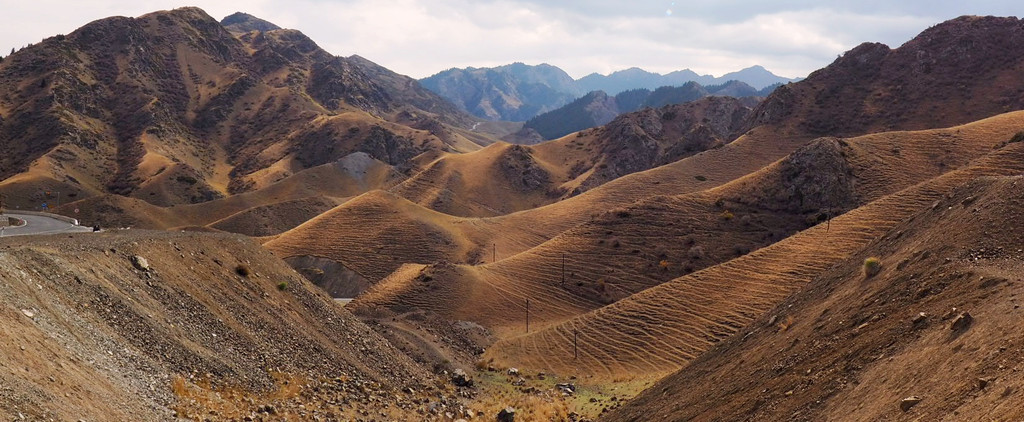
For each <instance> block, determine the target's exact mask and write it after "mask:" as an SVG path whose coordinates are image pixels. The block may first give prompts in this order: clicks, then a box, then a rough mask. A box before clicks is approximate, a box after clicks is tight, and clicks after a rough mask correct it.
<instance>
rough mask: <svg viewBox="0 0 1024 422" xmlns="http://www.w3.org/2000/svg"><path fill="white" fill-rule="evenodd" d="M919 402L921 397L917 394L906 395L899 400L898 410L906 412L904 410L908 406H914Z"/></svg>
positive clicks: (908, 408) (907, 408)
mask: <svg viewBox="0 0 1024 422" xmlns="http://www.w3.org/2000/svg"><path fill="white" fill-rule="evenodd" d="M920 402H921V398H920V397H918V396H910V397H907V398H905V399H903V400H900V410H902V411H904V412H906V411H908V410H910V408H912V407H914V406H917V404H918V403H920Z"/></svg>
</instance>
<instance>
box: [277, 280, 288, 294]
mask: <svg viewBox="0 0 1024 422" xmlns="http://www.w3.org/2000/svg"><path fill="white" fill-rule="evenodd" d="M277 290H280V291H282V292H283V291H285V290H288V282H287V281H282V282H280V283H277Z"/></svg>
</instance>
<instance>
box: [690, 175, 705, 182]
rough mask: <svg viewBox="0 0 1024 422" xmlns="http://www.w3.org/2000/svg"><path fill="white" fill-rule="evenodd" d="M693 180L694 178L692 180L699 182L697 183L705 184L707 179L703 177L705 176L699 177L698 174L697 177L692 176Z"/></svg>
mask: <svg viewBox="0 0 1024 422" xmlns="http://www.w3.org/2000/svg"><path fill="white" fill-rule="evenodd" d="M693 178H694V179H697V181H699V182H706V181H707V180H708V178H707V177H705V176H701V175H699V174H698V175H696V176H693Z"/></svg>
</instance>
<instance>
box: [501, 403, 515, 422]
mask: <svg viewBox="0 0 1024 422" xmlns="http://www.w3.org/2000/svg"><path fill="white" fill-rule="evenodd" d="M515 420H516V409H513V408H512V407H511V406H509V407H506V408H504V409H501V411H500V412H498V422H515Z"/></svg>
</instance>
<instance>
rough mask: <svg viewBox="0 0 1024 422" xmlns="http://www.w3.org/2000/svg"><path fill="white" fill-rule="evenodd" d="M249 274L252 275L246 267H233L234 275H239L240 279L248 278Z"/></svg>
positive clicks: (241, 265)
mask: <svg viewBox="0 0 1024 422" xmlns="http://www.w3.org/2000/svg"><path fill="white" fill-rule="evenodd" d="M251 273H252V271H250V270H249V266H248V265H245V264H238V266H237V267H235V274H238V275H240V276H242V277H248V276H249V274H251Z"/></svg>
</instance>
